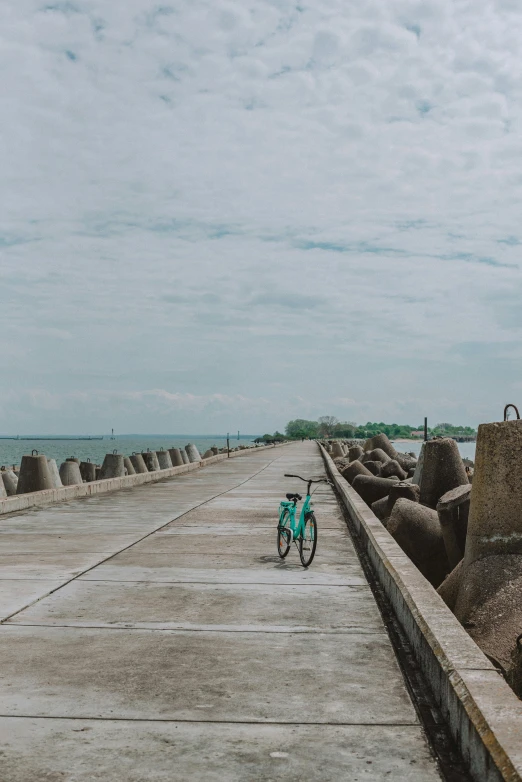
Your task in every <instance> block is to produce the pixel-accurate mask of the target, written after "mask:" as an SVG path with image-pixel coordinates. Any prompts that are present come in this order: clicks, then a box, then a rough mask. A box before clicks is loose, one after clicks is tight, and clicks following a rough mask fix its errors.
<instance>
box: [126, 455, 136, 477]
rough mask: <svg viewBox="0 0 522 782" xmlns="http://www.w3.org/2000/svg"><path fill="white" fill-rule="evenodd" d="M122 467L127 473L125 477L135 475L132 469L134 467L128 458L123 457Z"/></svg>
mask: <svg viewBox="0 0 522 782" xmlns="http://www.w3.org/2000/svg"><path fill="white" fill-rule="evenodd" d="M123 466H124V467H125V470H126V471H127V475H136V470H135V469H134V465H133V463H132V462H131V460H130V456H124V457H123Z"/></svg>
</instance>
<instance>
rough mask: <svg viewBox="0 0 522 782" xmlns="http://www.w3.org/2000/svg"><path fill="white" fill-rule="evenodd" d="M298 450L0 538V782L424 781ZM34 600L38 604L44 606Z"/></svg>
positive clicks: (11, 525)
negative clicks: (284, 555)
mask: <svg viewBox="0 0 522 782" xmlns="http://www.w3.org/2000/svg"><path fill="white" fill-rule="evenodd" d="M285 472H297V473H300V474H304V475H309V474H314V475H319V474H322V473H323V464H322V460H321V458H320V456H319V453H318V449H317V447H316V446H315V444H313V443H303V444H296V445H292V446H288V447H285V448H280V449H274V450H273V451H264V452H262V453H259V454H256V453H253V454H252V455H251V456H247V457H245V458H243V459H235V460H230V461H227V462H222V463H219V464H217V465H214V466H212V467H209V468H208V469H205V470H201V471H198V472H197V473H190V474H188V475H186V476H182V477H179V478H176V479H175V480H171V481H167V482H162V483H159V484H153V485H149V486H145V487H143V488H137V489H133V490H131V491H128V492H119V493H117V494H115V495H107V496H103V497H97V498H94V499H92V500H79V501H75V502H71V503H69V504H66V505H62V506H58V507H56V506H55V507H50V508H46V509H40V510H35V511H33V512H29V513H26V514H23V515H16V516H12V517H10V518H4V519H2V520H1V521H0V567H1V578H0V608H1V610H2V615H3V618H4V620H5V622H4V624H3V625H2V627H1V628H0V660H1V664H0V665H1V670H2V674H3V678H2V681H1V683H0V703H1V705H0V778H1V779H2V780H3V779H5V780H9V782H33V781H34V782H37V781H38V782H39V781H40V780H47V781H48V782H92V781H93V780H95V781H96V782H98V781H99V782H102V780H103V782H145V781H146V780H154V782H157V781H158V780H161V782H167V781H168V782H172V780H176V781H177V780H194V781H195V782H197V781H198V780H205V782H245V781H247V782H260V781H261V782H268V781H269V780H285V781H286V780H292V781H295V782H297V780H300V781H301V780H305V781H306V780H321V781H322V782H323V781H324V782H326V781H327V780H332V781H333V780H336V782H337V781H338V780H347V782H357V781H358V780H361V781H362V780H365V781H367V782H374V781H376V780H397V781H399V780H401V782H402V781H403V780H409V781H411V782H424V781H425V782H432V780H438V779H440V777H439V773H438V770H437V766H436V763H435V761H434V760H433V759H432V757H431V755H430V753H429V749H428V746H427V744H426V741H425V738H424V736H423V734H422V730H421V728H420V725H419V723H418V721H417V718H416V713H415V710H414V707H413V705H412V703H411V701H410V698H409V695H408V692H407V689H406V687H405V684H404V681H403V678H402V675H401V672H400V670H399V668H398V665H397V662H396V659H395V655H394V652H393V649H392V647H391V645H390V641H389V639H388V636H387V634H386V631H385V628H384V626H383V623H382V620H381V617H380V614H379V611H378V609H377V606H376V604H375V601H374V599H373V596H372V593H371V590H370V588H369V586H368V584H367V583H366V579H365V577H364V574H363V572H362V570H361V567H360V564H359V561H358V559H357V556H356V554H355V551H354V549H353V546H352V543H351V540H350V538H349V535H348V533H347V531H346V526H345V524H344V522H343V520H342V518H341V515H340V511H339V508H338V505H337V502H336V499H335V496H334V494H333V492H332V491H331V489H330V488H329V487H326V486H323V487H321V488H320V490H319V491H318V492H317V494H316V502H315V510H316V514H317V519H318V527H319V542H318V552H317V555H316V558H315V560H314V562H313V564H312V566H311V568H310V569H309V570H304V569H303V568H302V567H301V565H300V563H299V557H298V554H297V551H296V550H295V549H293V550H292V551H291V552H290V554H289V557H288V559H287V561H286V562H284V563H282V562H281V561H280V560H279V557H278V556H277V551H276V532H275V528H276V523H277V506H278V503H279V500H280V499H281V497H282V496H283V495H284V493H285V492H286V491H291V490H296V491H299V490H301V489H302V488H303V485H302V484H300V483H299V482H298V481H295V480H291V479H288V478H284V477H283V473H285ZM51 593H52V594H51Z"/></svg>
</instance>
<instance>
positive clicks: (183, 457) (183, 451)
mask: <svg viewBox="0 0 522 782" xmlns="http://www.w3.org/2000/svg"><path fill="white" fill-rule="evenodd" d="M230 450H231V451H233V450H234V449H233V448H231V449H230ZM180 453H181V458H182V459H183V464H190V461H189V458H188V456H187V452H186V451H185V449H184V448H180Z"/></svg>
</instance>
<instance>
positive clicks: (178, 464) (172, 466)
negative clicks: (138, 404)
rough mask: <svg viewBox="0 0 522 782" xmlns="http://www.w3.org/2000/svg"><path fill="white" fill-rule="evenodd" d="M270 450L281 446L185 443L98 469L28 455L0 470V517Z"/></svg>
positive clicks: (113, 459)
mask: <svg viewBox="0 0 522 782" xmlns="http://www.w3.org/2000/svg"><path fill="white" fill-rule="evenodd" d="M274 447H280V446H273V445H270V446H262V445H250V446H246V445H240V446H237V447H236V448H234V449H232V448H231V449H230V451H227V449H218V448H217V447H214V449H213V450H212V449H209V450H208V451H206V452H205V453H204V454H203V456H201V454H200V453H199V450H198V448H197V447H196V446H195V445H194V444H192V443H189V444H188V445H187V446H186V447H185V448H183V449H182V448H171V449H169V450H168V451H150V449H149V450H148V451H145V452H143V453H141V454H136V453H135V454H132V455H131V456H127V457H126V456H123V455H122V454H116V453H109V454H106V456H105V459H104V461H103V464H101V465H94V464H92V463H91V462H80V460H79V459H78V458H69V459H68V460H66V461H65V462H62V464H61V465H60V467H59V468H58V465H57V464H56V461H55V460H54V459H51V458H49V457H46V456H45V455H43V454H37V453H33V454H30V455H29V454H27V455H25V456H24V457H23V458H22V460H21V464H20V469H19V470H16V471H15V470H9V469H3V470H1V471H0V515H2V514H7V513H14V512H17V511H21V510H26V509H27V508H31V507H36V506H43V505H49V504H52V503H55V502H65V501H68V500H72V499H78V498H81V497H89V496H94V495H97V494H106V493H108V492H112V491H117V490H119V489H125V488H132V487H134V486H140V485H143V484H145V483H155V482H157V481H161V480H165V479H166V478H171V477H174V476H175V475H179V474H183V473H184V472H190V471H193V470H197V469H199V468H201V467H205V466H208V465H210V464H214V463H216V462H218V461H223V460H225V459H229V458H235V457H238V456H244V455H247V454H249V453H252V452H257V451H259V450H266V449H273V448H274ZM160 462H161V463H160Z"/></svg>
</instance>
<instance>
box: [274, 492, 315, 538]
mask: <svg viewBox="0 0 522 782" xmlns="http://www.w3.org/2000/svg"><path fill="white" fill-rule="evenodd" d="M311 505H312V503H311V494H307V495H306V497H305V498H304V502H303V505H302V508H301V514H300V516H299V521H298V522H296V514H297V503H294V501H293V500H282V501H281V504H280V505H279V523H280V524H281V522H282V520H283V514H284V512H285V511H287V510H288V511H289V512H290V529H291V530H292V537H293V539H294V540H298V539H299V538H300V537H302V535H303V533H304V530H305V519H306V514H307V513H309V512H310V509H311Z"/></svg>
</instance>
